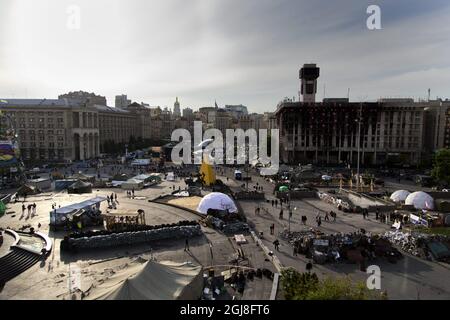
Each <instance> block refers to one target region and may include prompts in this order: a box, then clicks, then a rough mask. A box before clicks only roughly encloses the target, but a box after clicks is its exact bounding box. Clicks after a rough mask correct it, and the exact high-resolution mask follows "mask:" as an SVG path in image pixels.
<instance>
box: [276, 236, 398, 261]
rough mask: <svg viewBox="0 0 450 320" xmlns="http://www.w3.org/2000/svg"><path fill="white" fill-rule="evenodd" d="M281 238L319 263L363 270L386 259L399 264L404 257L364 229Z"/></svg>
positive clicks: (385, 240) (382, 239)
mask: <svg viewBox="0 0 450 320" xmlns="http://www.w3.org/2000/svg"><path fill="white" fill-rule="evenodd" d="M280 238H282V239H284V240H286V241H287V242H289V243H290V244H291V245H292V246H293V248H294V250H295V252H296V253H299V254H304V255H306V257H307V258H311V259H313V261H314V262H315V263H318V264H324V263H326V262H331V263H336V262H341V261H344V260H345V261H349V262H354V263H355V262H356V263H360V264H361V265H362V267H363V265H364V264H365V262H366V261H367V260H374V259H376V258H378V257H386V258H387V259H388V261H389V262H392V263H395V262H396V260H397V259H398V258H401V253H400V252H399V251H398V250H397V249H396V248H394V247H393V246H392V244H391V243H390V242H389V241H388V240H387V239H385V238H382V237H380V236H378V235H371V234H368V233H366V231H365V230H363V229H361V231H360V232H355V233H348V234H342V233H338V234H324V233H322V232H320V231H316V230H314V229H311V230H305V231H299V232H289V231H287V230H285V231H283V232H281V233H280Z"/></svg>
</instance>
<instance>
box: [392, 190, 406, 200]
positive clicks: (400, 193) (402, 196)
mask: <svg viewBox="0 0 450 320" xmlns="http://www.w3.org/2000/svg"><path fill="white" fill-rule="evenodd" d="M410 194H411V192H409V191H408V190H397V191H395V192H393V193H392V194H391V196H390V199H391V200H392V201H394V202H404V201H405V200H406V198H407V197H408V196H409V195H410Z"/></svg>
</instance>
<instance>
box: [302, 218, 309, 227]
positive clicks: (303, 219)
mask: <svg viewBox="0 0 450 320" xmlns="http://www.w3.org/2000/svg"><path fill="white" fill-rule="evenodd" d="M306 220H308V218H306V216H302V223H303V225H306Z"/></svg>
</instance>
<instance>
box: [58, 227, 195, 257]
mask: <svg viewBox="0 0 450 320" xmlns="http://www.w3.org/2000/svg"><path fill="white" fill-rule="evenodd" d="M201 234H202V231H201V228H200V225H199V224H198V223H195V222H190V223H189V224H183V223H178V224H172V225H161V226H160V227H159V228H152V229H147V230H139V231H131V232H130V231H125V232H107V231H101V232H90V233H84V234H72V235H70V236H67V237H65V238H64V240H63V241H61V251H64V250H67V251H77V250H78V249H94V248H106V247H113V246H120V245H133V244H139V243H146V242H150V241H156V240H165V239H182V238H191V237H195V236H199V235H201Z"/></svg>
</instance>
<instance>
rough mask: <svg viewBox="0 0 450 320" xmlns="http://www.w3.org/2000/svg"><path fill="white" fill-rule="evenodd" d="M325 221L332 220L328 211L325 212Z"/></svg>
mask: <svg viewBox="0 0 450 320" xmlns="http://www.w3.org/2000/svg"><path fill="white" fill-rule="evenodd" d="M325 221H330V215H329V214H328V212H325Z"/></svg>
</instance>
